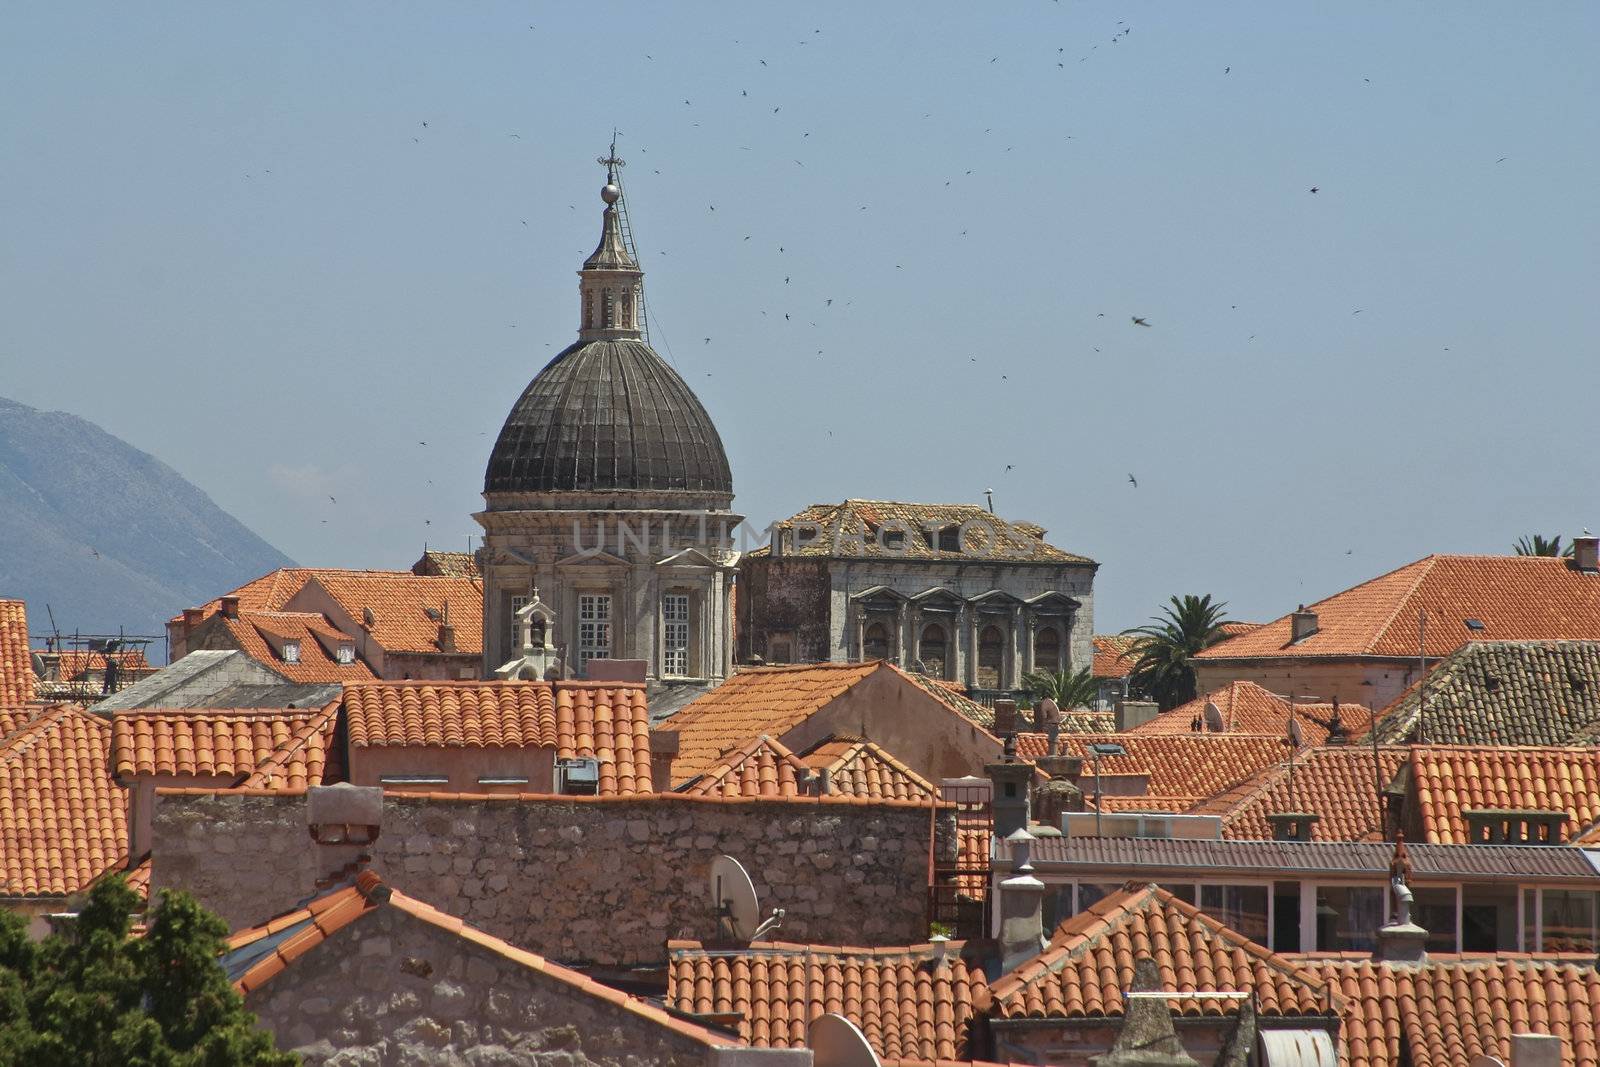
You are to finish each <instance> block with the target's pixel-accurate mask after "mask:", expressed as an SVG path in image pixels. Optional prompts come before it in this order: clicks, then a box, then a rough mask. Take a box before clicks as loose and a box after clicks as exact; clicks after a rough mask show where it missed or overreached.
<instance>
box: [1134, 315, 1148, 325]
mask: <svg viewBox="0 0 1600 1067" xmlns="http://www.w3.org/2000/svg"><path fill="white" fill-rule="evenodd" d="M1132 318H1133V324H1134V325H1135V326H1149V325H1150V324H1149V323H1148V322H1146V321H1144V319H1142V318H1140V317H1139V316H1137V315H1134V316H1132Z"/></svg>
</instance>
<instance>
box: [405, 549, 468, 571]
mask: <svg viewBox="0 0 1600 1067" xmlns="http://www.w3.org/2000/svg"><path fill="white" fill-rule="evenodd" d="M411 573H412V574H418V575H424V576H429V577H435V578H481V577H483V572H482V571H481V570H479V569H478V557H477V554H476V553H473V552H439V551H436V550H434V549H431V548H430V549H427V550H425V551H424V552H423V553H422V558H421V559H419V560H417V562H415V563H413V564H412V565H411Z"/></svg>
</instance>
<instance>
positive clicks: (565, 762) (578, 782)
mask: <svg viewBox="0 0 1600 1067" xmlns="http://www.w3.org/2000/svg"><path fill="white" fill-rule="evenodd" d="M556 792H558V793H562V794H565V795H566V796H576V797H592V796H594V795H595V794H597V793H599V792H600V761H599V760H597V759H595V758H594V757H593V756H578V757H577V758H575V759H558V760H556Z"/></svg>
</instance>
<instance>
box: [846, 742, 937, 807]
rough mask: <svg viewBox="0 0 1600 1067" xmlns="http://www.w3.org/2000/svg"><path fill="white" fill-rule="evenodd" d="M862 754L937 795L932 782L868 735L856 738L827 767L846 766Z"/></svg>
mask: <svg viewBox="0 0 1600 1067" xmlns="http://www.w3.org/2000/svg"><path fill="white" fill-rule="evenodd" d="M863 754H865V755H870V756H872V757H873V758H874V759H880V760H882V761H883V762H884V763H887V764H888V765H889V766H890V767H892V768H894V769H895V770H896V771H898V772H900V773H901V774H903V775H905V776H906V777H907V778H909V779H911V780H912V782H914V783H915V784H916V785H917V786H919V787H921V788H923V789H926V790H927V791H928V792H929V793H932V794H933V795H935V796H937V795H938V793H939V790H938V788H937V787H936V786H935V785H934V784H933V783H932V782H930V781H928V780H927V779H926V778H924V777H923V776H922V775H920V774H918V773H917V772H916V771H914V770H912V769H911V768H910V767H908V766H906V765H905V764H904V763H902V762H901V761H900V760H899V759H897V758H896V757H895V754H894V753H893V752H890V751H889V750H888V749H886V748H884V747H883V746H882V745H880V744H878V743H877V742H876V741H874V740H872V739H871V738H868V737H863V738H860V739H859V740H857V741H856V742H855V744H853V745H852V746H851V748H850V751H848V752H846V753H845V754H844V755H843V756H841V757H839V759H838V760H836V761H834V763H832V764H830V765H829V769H830V770H833V769H835V768H844V767H848V766H849V765H850V763H851V762H852V761H854V760H858V759H860V758H861V756H862V755H863Z"/></svg>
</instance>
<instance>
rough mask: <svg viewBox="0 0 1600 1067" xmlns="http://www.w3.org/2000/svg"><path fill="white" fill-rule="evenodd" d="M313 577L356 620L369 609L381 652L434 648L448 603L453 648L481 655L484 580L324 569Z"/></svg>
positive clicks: (374, 638)
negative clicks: (452, 632)
mask: <svg viewBox="0 0 1600 1067" xmlns="http://www.w3.org/2000/svg"><path fill="white" fill-rule="evenodd" d="M312 580H313V581H315V582H316V583H317V584H318V585H320V586H321V587H322V588H323V589H325V590H327V592H328V595H329V596H331V597H332V598H333V599H334V601H335V603H337V604H338V605H339V606H340V607H341V608H343V609H344V611H345V613H346V614H348V615H349V616H350V618H351V619H353V620H355V622H356V623H358V624H359V623H361V622H362V620H363V619H364V618H365V615H364V614H363V613H364V611H365V610H368V609H370V610H371V612H372V616H373V624H372V638H373V640H375V641H376V642H377V643H378V644H379V645H380V646H382V648H383V649H384V651H386V652H402V653H405V652H410V653H436V652H438V651H439V623H440V617H441V616H442V614H443V612H444V609H445V607H446V605H448V606H449V609H450V625H452V626H454V627H455V631H456V635H455V636H456V651H457V652H458V653H461V654H464V655H468V654H470V655H482V654H483V584H482V582H481V581H479V580H477V579H475V578H424V577H418V576H417V575H415V574H412V573H410V572H409V571H403V572H400V573H398V574H382V573H373V572H361V571H329V572H324V573H321V574H318V575H315V576H314V578H313V579H312ZM430 611H431V612H433V615H430V614H429V612H430Z"/></svg>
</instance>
